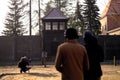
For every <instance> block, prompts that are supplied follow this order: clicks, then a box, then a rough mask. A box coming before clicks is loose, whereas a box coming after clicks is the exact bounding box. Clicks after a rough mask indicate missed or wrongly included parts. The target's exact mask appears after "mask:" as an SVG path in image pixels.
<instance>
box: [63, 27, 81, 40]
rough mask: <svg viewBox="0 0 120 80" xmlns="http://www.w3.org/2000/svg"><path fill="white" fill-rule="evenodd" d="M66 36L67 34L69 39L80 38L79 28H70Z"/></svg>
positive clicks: (66, 36)
mask: <svg viewBox="0 0 120 80" xmlns="http://www.w3.org/2000/svg"><path fill="white" fill-rule="evenodd" d="M64 36H65V38H68V39H78V38H79V36H78V33H77V30H76V29H74V28H68V29H67V30H66V31H65V33H64Z"/></svg>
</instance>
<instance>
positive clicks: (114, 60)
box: [113, 56, 117, 66]
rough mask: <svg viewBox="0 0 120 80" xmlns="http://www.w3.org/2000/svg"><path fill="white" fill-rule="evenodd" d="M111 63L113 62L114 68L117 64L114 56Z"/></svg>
mask: <svg viewBox="0 0 120 80" xmlns="http://www.w3.org/2000/svg"><path fill="white" fill-rule="evenodd" d="M113 61H114V66H116V65H117V63H116V56H114V57H113Z"/></svg>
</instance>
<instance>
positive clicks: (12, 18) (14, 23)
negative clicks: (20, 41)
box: [2, 0, 25, 36]
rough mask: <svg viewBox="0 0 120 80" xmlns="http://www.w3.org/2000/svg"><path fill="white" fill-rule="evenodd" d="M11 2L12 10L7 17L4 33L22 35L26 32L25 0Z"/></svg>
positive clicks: (10, 8)
mask: <svg viewBox="0 0 120 80" xmlns="http://www.w3.org/2000/svg"><path fill="white" fill-rule="evenodd" d="M9 4H10V5H9V6H8V7H9V10H10V11H9V12H8V14H7V17H6V19H5V28H6V29H5V30H3V32H2V33H3V34H4V35H6V36H21V35H23V34H24V33H25V28H23V22H22V16H23V15H22V10H23V8H24V5H23V0H10V1H9Z"/></svg>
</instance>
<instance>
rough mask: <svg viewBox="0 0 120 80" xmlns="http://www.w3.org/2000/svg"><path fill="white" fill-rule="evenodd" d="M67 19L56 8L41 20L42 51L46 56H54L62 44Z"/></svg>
mask: <svg viewBox="0 0 120 80" xmlns="http://www.w3.org/2000/svg"><path fill="white" fill-rule="evenodd" d="M67 21H68V18H67V17H66V16H65V15H64V14H63V13H62V12H61V11H60V10H58V9H57V8H53V9H51V11H50V12H49V13H48V14H47V15H46V16H44V17H43V18H42V22H43V49H46V51H47V52H48V56H55V55H56V50H57V46H58V45H59V44H61V43H62V42H64V31H65V30H66V29H67Z"/></svg>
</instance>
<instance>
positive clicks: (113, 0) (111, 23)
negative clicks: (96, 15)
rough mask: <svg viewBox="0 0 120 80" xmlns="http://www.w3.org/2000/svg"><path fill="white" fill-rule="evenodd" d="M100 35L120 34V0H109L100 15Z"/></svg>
mask: <svg viewBox="0 0 120 80" xmlns="http://www.w3.org/2000/svg"><path fill="white" fill-rule="evenodd" d="M100 22H101V27H102V35H106V34H109V35H120V0H110V1H109V3H108V4H107V6H106V8H105V9H104V11H103V13H102V15H101V19H100Z"/></svg>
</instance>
